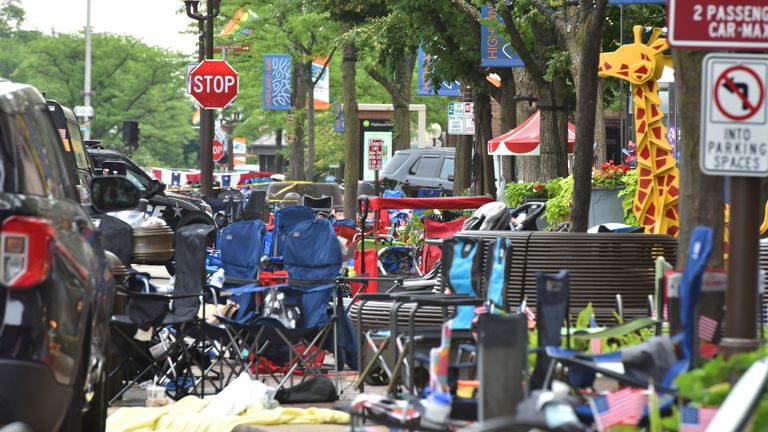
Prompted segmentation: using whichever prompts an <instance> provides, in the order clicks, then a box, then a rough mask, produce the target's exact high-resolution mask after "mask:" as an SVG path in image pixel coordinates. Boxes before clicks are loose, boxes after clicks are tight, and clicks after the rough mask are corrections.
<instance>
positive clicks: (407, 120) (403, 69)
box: [392, 54, 416, 151]
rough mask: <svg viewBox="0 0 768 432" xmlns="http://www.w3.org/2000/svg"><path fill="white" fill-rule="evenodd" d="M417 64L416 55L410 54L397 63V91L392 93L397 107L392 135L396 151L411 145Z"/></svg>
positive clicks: (394, 104)
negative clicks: (412, 90) (414, 69)
mask: <svg viewBox="0 0 768 432" xmlns="http://www.w3.org/2000/svg"><path fill="white" fill-rule="evenodd" d="M415 64H416V56H415V55H413V54H409V55H405V56H403V57H402V58H401V59H400V61H398V62H397V64H396V65H395V82H394V87H395V89H397V91H396V92H395V93H396V94H392V105H393V106H394V108H395V113H394V120H395V122H394V123H395V130H394V135H393V137H392V146H393V150H394V151H397V150H406V149H409V148H410V147H411V111H410V105H411V84H412V83H413V68H414V66H415Z"/></svg>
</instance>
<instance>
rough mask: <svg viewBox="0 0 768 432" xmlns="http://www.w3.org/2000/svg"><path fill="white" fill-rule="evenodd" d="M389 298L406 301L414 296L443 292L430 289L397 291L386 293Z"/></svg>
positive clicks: (434, 294)
mask: <svg viewBox="0 0 768 432" xmlns="http://www.w3.org/2000/svg"><path fill="white" fill-rule="evenodd" d="M387 295H388V296H389V298H391V299H395V300H400V301H407V300H409V299H410V298H412V297H415V296H443V295H444V294H438V293H434V292H432V291H431V290H421V291H415V290H414V291H398V292H393V293H387Z"/></svg>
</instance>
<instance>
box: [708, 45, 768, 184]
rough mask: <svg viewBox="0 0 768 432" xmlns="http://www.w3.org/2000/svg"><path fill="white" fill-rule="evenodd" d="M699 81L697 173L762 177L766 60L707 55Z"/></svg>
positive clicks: (767, 111)
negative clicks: (700, 82) (699, 123)
mask: <svg viewBox="0 0 768 432" xmlns="http://www.w3.org/2000/svg"><path fill="white" fill-rule="evenodd" d="M702 78H703V79H702V82H703V85H702V90H701V91H702V93H701V102H702V110H701V143H702V145H701V151H700V159H699V162H700V164H701V170H702V171H703V172H704V173H706V174H709V175H721V176H738V177H766V176H768V97H766V82H768V55H764V54H721V53H712V54H707V55H706V56H705V57H704V60H703V62H702Z"/></svg>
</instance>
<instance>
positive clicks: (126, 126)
mask: <svg viewBox="0 0 768 432" xmlns="http://www.w3.org/2000/svg"><path fill="white" fill-rule="evenodd" d="M140 132H141V129H139V122H137V121H133V120H123V144H125V145H126V146H127V147H138V146H139V133H140Z"/></svg>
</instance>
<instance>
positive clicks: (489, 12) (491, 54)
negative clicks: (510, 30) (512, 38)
mask: <svg viewBox="0 0 768 432" xmlns="http://www.w3.org/2000/svg"><path fill="white" fill-rule="evenodd" d="M480 14H481V16H482V17H483V18H491V19H493V18H496V19H497V20H498V21H499V22H500V23H502V22H503V21H502V19H501V17H500V16H498V14H496V10H495V9H493V8H492V7H490V6H487V5H486V6H483V7H481V8H480ZM480 55H481V57H480V65H481V66H484V67H523V61H522V60H520V56H519V55H517V53H516V52H515V50H514V49H513V48H512V45H510V44H509V41H507V40H505V39H504V38H503V37H501V35H500V34H499V32H498V30H497V29H496V28H494V27H489V26H487V25H485V24H481V25H480Z"/></svg>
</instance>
